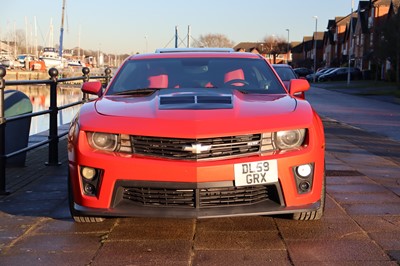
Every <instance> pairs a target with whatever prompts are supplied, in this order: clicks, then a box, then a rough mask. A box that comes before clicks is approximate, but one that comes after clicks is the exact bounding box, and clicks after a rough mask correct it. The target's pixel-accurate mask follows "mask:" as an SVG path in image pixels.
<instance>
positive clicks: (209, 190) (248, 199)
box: [73, 181, 321, 218]
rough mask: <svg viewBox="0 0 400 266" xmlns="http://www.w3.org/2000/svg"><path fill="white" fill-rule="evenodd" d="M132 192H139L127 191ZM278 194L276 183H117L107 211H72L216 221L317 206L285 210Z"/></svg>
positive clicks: (78, 208)
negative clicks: (263, 184)
mask: <svg viewBox="0 0 400 266" xmlns="http://www.w3.org/2000/svg"><path fill="white" fill-rule="evenodd" d="M243 189H245V190H247V192H245V191H243ZM134 190H136V191H140V192H136V193H130V192H127V191H134ZM157 190H158V191H157ZM249 190H251V191H249ZM152 191H153V192H152ZM154 191H157V192H154ZM281 191H282V190H281V188H280V185H279V183H276V184H269V185H265V186H260V185H259V186H254V187H249V188H243V187H242V188H237V187H234V185H233V182H229V181H227V182H211V183H201V184H199V183H164V182H163V183H158V182H140V181H118V182H117V183H116V186H115V189H114V192H113V203H112V207H111V208H91V207H85V206H81V205H78V204H76V203H75V204H74V205H73V208H74V213H75V215H78V216H79V215H84V216H108V217H114V216H115V217H166V218H217V217H232V216H253V215H276V214H289V213H295V212H305V211H314V210H317V209H318V208H319V207H320V206H321V203H320V201H318V202H315V203H312V204H305V205H301V206H294V207H286V206H285V205H284V204H283V196H282V193H281ZM146 194H147V195H146ZM140 195H141V196H140Z"/></svg>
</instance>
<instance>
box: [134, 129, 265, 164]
mask: <svg viewBox="0 0 400 266" xmlns="http://www.w3.org/2000/svg"><path fill="white" fill-rule="evenodd" d="M261 136H262V135H261V134H249V135H240V136H228V137H217V138H204V139H179V138H159V137H147V136H131V143H132V151H133V153H134V154H140V155H145V156H155V157H159V158H168V159H179V160H193V161H197V160H215V159H225V158H232V157H243V156H248V155H249V154H256V153H260V151H261V144H262V143H263V144H264V145H265V143H268V144H267V145H269V146H270V147H268V149H270V150H273V146H272V134H269V135H268V134H267V137H266V136H265V134H264V139H262V137H261ZM265 150H266V149H265V148H264V149H263V151H265Z"/></svg>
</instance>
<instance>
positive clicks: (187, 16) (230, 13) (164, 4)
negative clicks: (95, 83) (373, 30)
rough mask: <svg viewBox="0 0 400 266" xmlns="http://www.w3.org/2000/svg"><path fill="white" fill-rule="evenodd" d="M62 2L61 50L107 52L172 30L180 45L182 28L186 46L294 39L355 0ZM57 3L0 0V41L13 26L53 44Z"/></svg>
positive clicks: (143, 47)
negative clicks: (205, 38) (212, 39)
mask: <svg viewBox="0 0 400 266" xmlns="http://www.w3.org/2000/svg"><path fill="white" fill-rule="evenodd" d="M65 1H66V6H65V15H64V27H63V28H64V38H63V39H64V41H63V47H64V49H72V48H74V47H81V48H83V49H87V50H96V51H97V50H100V51H103V52H105V53H113V54H133V53H137V52H138V53H144V52H153V51H154V50H155V49H157V48H166V47H174V45H175V41H174V38H175V27H177V28H178V36H179V39H178V40H179V47H184V46H185V45H186V40H187V35H188V27H189V26H190V33H191V35H190V36H191V38H190V40H191V42H192V43H193V40H196V39H198V38H199V37H200V36H201V35H206V34H223V35H225V36H226V37H227V38H228V39H230V40H231V41H232V42H233V43H234V44H238V43H240V42H261V41H263V40H264V38H265V37H267V36H277V37H279V38H284V39H285V40H287V38H288V37H289V41H290V42H292V41H300V42H301V41H302V39H303V37H304V36H311V35H312V34H313V32H314V31H315V27H316V26H317V29H318V31H325V30H326V27H327V25H328V20H329V19H333V18H335V17H337V16H346V15H348V14H350V12H351V9H352V2H353V3H354V2H355V3H354V9H356V8H357V6H358V1H354V0H252V1H243V0H241V1H239V0H230V1H228V0H201V1H192V0H111V1H110V0H107V1H105V0H65ZM62 3H63V0H12V1H11V0H0V6H1V9H0V39H2V40H4V41H7V40H8V39H9V38H10V36H13V32H15V31H16V30H17V31H20V32H21V31H22V32H23V33H24V34H25V32H27V33H28V34H27V36H28V38H27V39H28V42H32V43H34V40H35V39H36V40H37V43H38V44H39V45H42V46H49V44H51V43H53V45H52V46H54V45H57V46H58V44H59V39H60V29H61V18H62ZM315 16H316V17H317V18H315ZM35 18H36V31H35ZM51 28H52V29H53V30H51ZM287 29H288V30H289V31H287ZM288 33H289V36H288ZM51 37H52V38H51ZM51 40H53V41H51Z"/></svg>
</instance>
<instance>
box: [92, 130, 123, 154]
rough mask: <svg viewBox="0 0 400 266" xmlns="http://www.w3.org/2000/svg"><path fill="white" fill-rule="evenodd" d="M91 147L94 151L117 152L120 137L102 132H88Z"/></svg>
mask: <svg viewBox="0 0 400 266" xmlns="http://www.w3.org/2000/svg"><path fill="white" fill-rule="evenodd" d="M87 136H88V141H89V145H90V146H91V147H92V148H94V149H99V150H104V151H115V149H116V148H117V145H118V135H116V134H110V133H101V132H88V133H87Z"/></svg>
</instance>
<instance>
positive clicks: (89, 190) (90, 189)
mask: <svg viewBox="0 0 400 266" xmlns="http://www.w3.org/2000/svg"><path fill="white" fill-rule="evenodd" d="M84 189H85V193H86V194H89V195H93V194H95V188H94V186H93V185H91V184H85V186H84Z"/></svg>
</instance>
